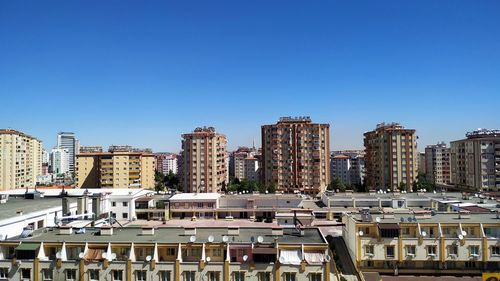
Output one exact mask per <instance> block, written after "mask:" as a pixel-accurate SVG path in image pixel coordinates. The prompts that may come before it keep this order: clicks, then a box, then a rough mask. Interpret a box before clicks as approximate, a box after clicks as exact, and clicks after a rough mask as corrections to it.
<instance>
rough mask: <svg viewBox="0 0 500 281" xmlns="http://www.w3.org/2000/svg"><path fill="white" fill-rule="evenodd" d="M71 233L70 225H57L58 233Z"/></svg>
mask: <svg viewBox="0 0 500 281" xmlns="http://www.w3.org/2000/svg"><path fill="white" fill-rule="evenodd" d="M72 233H73V227H71V225H67V224H65V225H61V226H60V227H59V234H60V235H70V234H72Z"/></svg>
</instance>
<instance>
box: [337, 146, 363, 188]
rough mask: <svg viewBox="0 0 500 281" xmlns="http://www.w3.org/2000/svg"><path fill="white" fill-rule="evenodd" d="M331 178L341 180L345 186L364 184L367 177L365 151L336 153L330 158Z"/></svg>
mask: <svg viewBox="0 0 500 281" xmlns="http://www.w3.org/2000/svg"><path fill="white" fill-rule="evenodd" d="M330 159H331V161H330V172H331V176H330V178H331V179H332V180H333V179H335V178H339V179H340V180H341V181H342V182H343V183H345V184H358V185H359V184H362V183H363V179H364V177H365V162H364V153H363V151H358V150H344V151H334V152H333V153H332V155H331V157H330Z"/></svg>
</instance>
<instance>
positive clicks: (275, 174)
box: [261, 117, 330, 194]
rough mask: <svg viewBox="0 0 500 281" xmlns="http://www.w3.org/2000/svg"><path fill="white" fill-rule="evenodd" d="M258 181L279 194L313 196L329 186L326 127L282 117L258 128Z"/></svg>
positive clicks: (328, 140) (309, 119) (308, 121)
mask: <svg viewBox="0 0 500 281" xmlns="http://www.w3.org/2000/svg"><path fill="white" fill-rule="evenodd" d="M261 176H262V180H263V182H264V184H265V185H274V186H275V188H276V190H278V191H283V192H303V193H309V194H316V193H318V192H322V191H324V190H325V189H326V186H327V185H328V184H329V183H330V125H329V124H316V123H312V121H311V118H309V117H295V118H292V117H282V118H280V120H279V121H278V123H276V124H273V125H264V126H262V172H261Z"/></svg>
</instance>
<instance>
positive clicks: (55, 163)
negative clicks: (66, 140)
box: [50, 147, 70, 175]
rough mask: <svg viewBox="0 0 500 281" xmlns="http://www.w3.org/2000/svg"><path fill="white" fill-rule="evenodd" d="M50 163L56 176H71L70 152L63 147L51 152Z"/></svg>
mask: <svg viewBox="0 0 500 281" xmlns="http://www.w3.org/2000/svg"><path fill="white" fill-rule="evenodd" d="M50 160H51V161H50V162H51V167H52V173H54V174H65V175H66V174H69V161H70V155H69V151H68V150H67V149H65V148H62V147H55V148H53V149H52V151H51V152H50Z"/></svg>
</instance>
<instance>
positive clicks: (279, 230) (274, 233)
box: [271, 227, 283, 236]
mask: <svg viewBox="0 0 500 281" xmlns="http://www.w3.org/2000/svg"><path fill="white" fill-rule="evenodd" d="M271 235H272V236H283V228H282V227H273V229H272V231H271Z"/></svg>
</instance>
